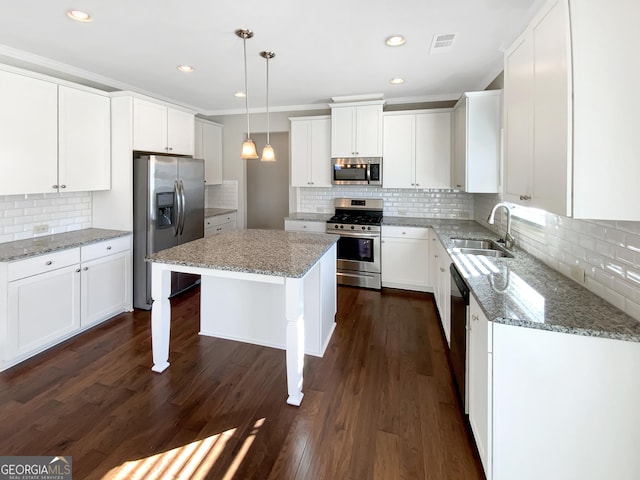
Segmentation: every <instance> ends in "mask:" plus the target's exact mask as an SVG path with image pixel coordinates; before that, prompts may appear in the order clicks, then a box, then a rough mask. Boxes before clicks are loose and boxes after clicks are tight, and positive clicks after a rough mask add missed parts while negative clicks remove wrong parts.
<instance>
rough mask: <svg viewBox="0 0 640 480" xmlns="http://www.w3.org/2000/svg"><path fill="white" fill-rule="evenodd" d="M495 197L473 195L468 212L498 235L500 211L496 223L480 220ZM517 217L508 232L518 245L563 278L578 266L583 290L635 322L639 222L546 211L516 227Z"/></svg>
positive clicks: (638, 313)
mask: <svg viewBox="0 0 640 480" xmlns="http://www.w3.org/2000/svg"><path fill="white" fill-rule="evenodd" d="M498 201H499V199H498V196H497V195H479V194H477V195H475V199H474V212H475V213H474V215H475V220H476V221H477V222H479V223H481V224H482V225H484V226H486V227H487V228H490V229H491V230H494V231H496V232H497V233H498V234H499V235H503V234H504V229H505V227H506V225H505V220H506V215H504V213H503V211H502V210H501V211H500V214H499V215H500V217H499V219H500V221H499V222H498V221H496V225H488V224H487V222H486V220H487V216H488V215H489V212H490V211H491V208H492V207H493V205H495V204H496V203H497V202H498ZM496 219H498V216H497V215H496ZM518 222H519V220H517V219H514V228H515V230H516V231H514V232H513V234H514V237H515V239H516V244H517V245H518V246H519V247H520V248H522V249H523V250H525V251H527V252H528V253H530V254H531V255H533V256H534V257H536V258H538V259H539V260H541V261H542V262H544V263H545V264H547V265H548V266H550V267H551V268H553V269H554V270H557V271H559V272H560V273H562V274H564V275H566V276H567V277H569V278H573V277H572V267H578V269H582V270H584V275H585V281H584V284H583V285H584V286H585V287H586V288H587V289H589V290H590V291H591V292H593V293H594V294H595V295H598V296H599V297H602V298H604V299H605V300H606V301H607V302H609V303H611V304H613V305H615V306H616V307H618V308H620V309H621V310H624V311H625V312H626V313H627V314H628V315H629V316H631V317H633V318H635V319H636V320H639V321H640V222H616V221H601V220H577V219H573V218H568V217H563V216H560V215H554V214H551V213H546V215H545V226H544V228H543V227H540V228H526V227H525V228H521V229H518V227H519V225H518ZM574 270H575V269H574ZM574 280H575V278H574ZM579 283H580V282H579Z"/></svg>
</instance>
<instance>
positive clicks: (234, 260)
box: [147, 230, 340, 278]
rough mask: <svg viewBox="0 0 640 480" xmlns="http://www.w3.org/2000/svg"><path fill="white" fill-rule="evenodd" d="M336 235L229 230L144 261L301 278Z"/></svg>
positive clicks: (163, 251)
mask: <svg viewBox="0 0 640 480" xmlns="http://www.w3.org/2000/svg"><path fill="white" fill-rule="evenodd" d="M339 238H340V237H338V236H337V235H331V234H325V233H306V232H287V231H284V230H230V231H227V232H222V233H220V234H218V235H213V236H210V237H205V238H200V239H198V240H194V241H192V242H189V243H185V244H183V245H178V246H177V247H172V248H169V249H167V250H162V251H160V252H157V253H154V254H152V255H149V256H148V257H147V261H151V262H157V263H167V264H174V265H185V266H191V267H200V268H211V269H215V270H229V271H234V272H243V273H257V274H260V275H270V276H275V277H289V278H301V277H303V276H304V275H305V274H306V273H307V272H308V271H309V270H310V269H311V267H312V266H313V265H314V264H315V263H316V262H317V261H318V260H319V259H320V257H322V255H324V254H325V253H326V252H327V250H329V248H330V247H331V246H332V245H333V244H335V243H336V242H337V241H338V239H339Z"/></svg>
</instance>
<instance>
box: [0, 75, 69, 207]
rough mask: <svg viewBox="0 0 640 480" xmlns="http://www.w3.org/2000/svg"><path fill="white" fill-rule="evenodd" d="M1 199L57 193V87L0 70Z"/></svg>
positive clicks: (50, 83) (53, 84)
mask: <svg viewBox="0 0 640 480" xmlns="http://www.w3.org/2000/svg"><path fill="white" fill-rule="evenodd" d="M0 105H1V107H0V158H1V159H2V160H1V161H2V175H0V195H15V194H25V193H43V192H56V191H57V188H55V187H54V185H57V183H58V180H57V179H58V86H57V85H56V84H55V83H53V82H48V81H44V80H40V79H37V78H31V77H28V76H25V75H19V74H16V73H13V72H7V71H1V70H0Z"/></svg>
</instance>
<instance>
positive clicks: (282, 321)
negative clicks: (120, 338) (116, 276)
mask: <svg viewBox="0 0 640 480" xmlns="http://www.w3.org/2000/svg"><path fill="white" fill-rule="evenodd" d="M151 270H152V297H153V298H154V302H153V307H152V310H151V334H152V348H153V364H154V365H153V368H152V370H153V371H154V372H163V371H164V370H166V369H167V368H168V367H169V338H170V319H171V305H170V302H169V299H168V297H169V294H170V290H171V272H172V271H174V272H185V273H193V274H197V275H201V276H202V283H201V291H200V298H201V304H200V305H201V307H200V308H201V309H200V333H201V334H202V335H207V336H213V337H218V338H225V339H231V340H237V341H242V342H248V343H253V344H257V345H264V346H269V347H276V348H284V349H286V363H287V390H288V398H287V403H288V404H290V405H296V406H299V405H300V403H301V402H302V397H303V393H302V380H303V378H302V372H303V366H304V354H305V353H308V354H311V355H316V356H322V355H323V354H324V350H325V349H326V347H327V344H328V343H329V340H330V338H331V334H332V333H333V330H334V327H335V320H334V319H335V314H336V305H337V299H336V281H335V272H336V246H335V245H333V246H332V247H331V248H330V249H329V250H328V251H327V252H326V253H325V254H324V255H323V256H322V257H321V258H320V259H319V261H318V262H316V263H315V264H314V265H313V266H312V267H311V268H310V269H309V270H308V271H307V272H306V273H305V275H304V276H303V277H301V278H290V277H283V276H275V275H266V274H255V273H244V272H236V271H229V270H218V269H212V268H204V267H192V266H186V265H179V264H168V263H156V262H153V263H152V269H151Z"/></svg>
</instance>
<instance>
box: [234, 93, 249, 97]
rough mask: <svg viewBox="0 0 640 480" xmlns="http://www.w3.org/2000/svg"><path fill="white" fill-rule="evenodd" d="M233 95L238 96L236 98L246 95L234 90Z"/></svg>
mask: <svg viewBox="0 0 640 480" xmlns="http://www.w3.org/2000/svg"><path fill="white" fill-rule="evenodd" d="M233 96H234V97H238V98H244V97H246V95H245V94H244V92H236V93H234V94H233Z"/></svg>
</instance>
